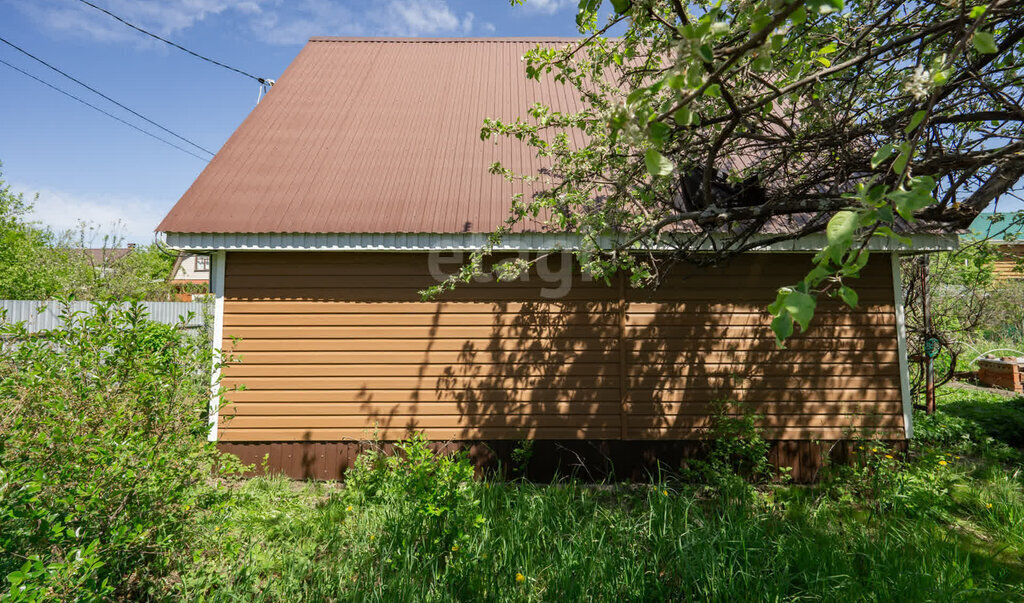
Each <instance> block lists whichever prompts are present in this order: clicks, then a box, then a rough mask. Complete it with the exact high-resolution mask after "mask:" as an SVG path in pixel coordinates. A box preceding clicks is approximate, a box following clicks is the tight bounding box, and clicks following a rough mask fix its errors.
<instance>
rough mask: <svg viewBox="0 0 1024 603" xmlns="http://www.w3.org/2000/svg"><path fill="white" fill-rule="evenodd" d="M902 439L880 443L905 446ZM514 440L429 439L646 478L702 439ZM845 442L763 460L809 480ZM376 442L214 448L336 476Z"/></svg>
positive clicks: (678, 464) (794, 446)
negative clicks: (527, 445)
mask: <svg viewBox="0 0 1024 603" xmlns="http://www.w3.org/2000/svg"><path fill="white" fill-rule="evenodd" d="M906 444H907V443H906V441H894V442H888V443H886V445H888V446H890V447H892V448H895V449H897V450H900V451H904V450H906ZM518 445H519V443H518V442H515V441H506V440H500V441H488V442H481V441H475V442H469V441H466V442H437V443H435V444H434V445H433V446H434V448H435V449H436V450H437V451H438V452H452V451H455V450H460V449H466V450H468V451H469V455H470V458H471V459H472V460H473V462H474V464H475V465H476V466H477V468H478V470H479V472H480V473H481V474H484V473H488V472H501V473H502V474H504V475H506V476H513V475H514V476H519V475H524V476H525V477H527V478H529V479H531V480H536V481H550V480H551V479H553V478H555V477H556V476H566V475H575V476H576V477H578V478H580V479H583V480H587V481H601V480H608V479H611V480H632V481H644V480H650V479H651V476H656V475H657V474H658V472H659V471H662V472H669V473H670V472H672V471H674V470H677V469H680V468H682V467H685V466H686V463H687V461H688V460H689V459H693V458H698V457H700V456H702V455H703V454H705V452H706V450H707V446H708V442H702V441H683V440H680V441H669V442H651V441H623V440H582V441H581V440H561V441H559V440H537V441H534V443H533V448H532V455H531V457H530V461H529V463H528V465H527V466H526V467H525V473H522V472H520V471H519V468H517V467H516V466H515V463H514V461H513V460H512V451H513V450H515V449H516V447H517V446H518ZM852 446H854V444H853V443H851V442H848V441H838V442H836V441H833V442H812V441H805V440H780V441H773V442H771V450H770V452H769V456H768V458H769V461H770V462H771V463H772V464H773V465H774V466H776V467H791V468H792V471H791V473H790V474H791V475H792V478H793V480H794V481H796V482H798V483H811V482H814V481H817V480H818V479H819V477H820V473H821V469H822V467H823V466H824V465H825V460H826V459H829V460H830V461H831V462H832V463H845V462H848V460H849V458H850V453H851V450H852ZM373 447H380V448H382V449H384V450H385V452H391V451H392V450H393V447H392V444H390V443H387V442H379V443H373V442H222V443H219V444H218V448H219V449H220V450H221V451H222V452H227V453H231V454H234V455H236V456H238V457H239V459H241V461H242V462H243V463H246V464H251V465H254V469H253V471H252V472H250V475H259V474H263V473H273V474H284V475H287V476H289V477H291V478H294V479H315V480H340V479H343V477H344V473H345V470H346V469H348V468H349V467H351V466H352V464H353V463H354V462H355V459H356V457H357V456H358V455H359V454H360V453H361V452H363V451H364V450H367V449H370V448H373Z"/></svg>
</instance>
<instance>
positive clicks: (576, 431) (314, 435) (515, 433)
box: [220, 427, 905, 442]
mask: <svg viewBox="0 0 1024 603" xmlns="http://www.w3.org/2000/svg"><path fill="white" fill-rule="evenodd" d="M414 432H422V433H423V435H424V436H425V437H426V438H427V439H430V440H437V441H445V440H523V439H530V438H532V439H540V440H579V439H591V440H614V439H619V437H620V436H621V433H622V431H621V429H619V428H618V427H614V428H607V427H605V428H598V427H592V428H559V427H549V428H541V427H505V428H502V427H488V428H433V429H429V428H428V429H409V428H403V427H391V428H379V429H374V428H373V427H366V428H364V429H340V428H334V429H331V428H327V429H322V428H309V429H280V428H276V429H225V430H223V432H222V433H221V435H220V440H221V441H224V442H299V441H304V442H337V441H355V442H360V441H374V440H380V441H387V440H400V439H403V438H407V437H409V436H410V435H412V433H414ZM709 432H710V430H708V429H701V428H692V427H689V428H688V427H682V428H667V429H666V428H642V429H630V430H628V432H627V433H628V439H634V440H696V439H703V438H706V437H708V435H709ZM762 434H763V436H764V437H765V438H766V439H769V440H841V439H844V438H851V437H861V438H865V439H878V440H902V439H904V438H905V434H904V433H903V429H902V428H900V429H881V428H870V427H867V428H842V427H824V428H821V427H817V428H816V427H787V428H770V429H764V430H762Z"/></svg>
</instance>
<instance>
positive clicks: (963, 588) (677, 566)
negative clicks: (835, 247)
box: [179, 393, 1024, 601]
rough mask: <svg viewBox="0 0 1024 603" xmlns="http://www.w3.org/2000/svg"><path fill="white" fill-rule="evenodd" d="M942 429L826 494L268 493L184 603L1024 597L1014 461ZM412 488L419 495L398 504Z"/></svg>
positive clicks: (506, 487)
mask: <svg viewBox="0 0 1024 603" xmlns="http://www.w3.org/2000/svg"><path fill="white" fill-rule="evenodd" d="M970 396H975V397H977V394H974V393H971V394H960V393H957V394H954V395H953V396H952V397H950V396H946V397H945V398H944V400H945V401H946V403H947V404H948V405H949V408H950V412H951V413H952V412H959V413H961V414H964V410H963V409H964V408H965V407H968V406H970V405H971V403H970V400H971V398H970ZM1001 403H1002V402H1001V399H999V398H997V397H993V398H992V399H991V400H989V399H985V400H982V401H980V402H978V404H977V405H986V404H989V405H998V404H1001ZM958 405H959V406H958ZM1012 412H1018V411H1016V410H1014V411H1012ZM929 421H930V422H929ZM929 421H922V422H923V423H924V427H923V432H924V435H925V437H926V438H931V439H927V440H923V441H921V442H918V443H917V444H916V445H915V452H914V454H913V456H912V458H911V459H910V460H909V461H908V462H903V461H901V460H900V459H899V458H898V455H896V454H894V453H891V452H889V451H886V450H885V449H883V448H881V447H879V446H877V445H872V444H870V443H865V447H864V450H863V458H862V460H861V462H860V463H858V464H856V465H855V466H853V467H849V468H837V469H836V470H835V471H833V472H832V474H831V477H829V479H827V480H826V481H825V482H824V483H822V484H820V485H817V486H814V487H800V486H780V485H774V486H762V487H758V488H754V487H752V486H749V485H738V484H737V482H736V481H735V480H724V481H722V482H721V484H723V485H721V486H716V487H713V488H709V487H708V486H707V485H706V484H704V485H701V484H690V483H683V482H680V481H662V482H652V483H647V484H598V485H594V484H586V483H582V482H579V481H576V480H574V479H571V478H568V479H564V480H561V481H557V482H554V483H550V484H532V483H528V482H502V481H493V480H491V481H476V482H471V483H465V482H461V483H460V485H458V486H457V487H456V485H455V483H454V482H453V481H452V480H450V479H447V478H445V477H444V476H451V475H457V474H458V471H457V470H453V467H456V466H458V464H459V463H461V462H462V460H460V459H458V458H452V459H442V460H440V461H438V462H439V463H447V464H448V466H447V467H441V468H437V467H433V466H431V465H430V464H429V463H427V464H419V465H417V464H415V463H407V464H403V463H402V462H397V461H396V462H393V463H392V465H391V466H390V467H385V466H384V465H382V464H380V463H377V464H376V465H374V464H373V463H367V466H366V467H363V468H362V471H363V472H364V474H363V475H362V476H361V477H360V478H359V479H358V480H356V481H355V482H354V483H355V484H356V485H354V486H353V488H348V489H346V488H343V487H340V486H333V485H323V484H314V483H310V484H295V483H293V482H289V481H287V480H283V479H280V478H260V479H254V480H250V481H248V482H246V483H244V484H242V485H241V486H240V487H239V489H238V490H237V492H236V494H235V496H234V502H235V504H234V505H233V506H232V507H231V508H230V509H229V510H228V511H226V512H225V513H224V514H222V515H218V516H211V518H210V521H211V529H210V531H209V533H211V534H216V538H213V539H212V540H211V545H210V547H211V548H210V549H209V550H210V552H209V553H208V555H209V556H208V557H206V558H205V559H204V560H203V562H202V563H199V564H197V565H196V566H195V567H193V568H191V569H190V570H189V571H188V572H185V573H184V574H183V575H182V583H181V592H180V593H179V595H180V596H182V597H184V598H190V599H197V598H205V599H208V600H255V601H283V600H339V599H345V600H349V599H356V600H389V601H390V600H450V599H462V600H493V601H501V600H517V601H518V600H559V599H561V600H594V599H596V600H638V599H643V600H669V599H674V600H678V599H702V600H703V599H708V600H729V601H734V600H743V601H746V600H797V599H815V600H818V599H824V600H834V601H839V600H842V601H848V600H912V601H917V600H1020V599H1021V598H1022V597H1024V564H1022V562H1021V558H1022V554H1024V483H1022V480H1021V476H1020V473H1019V467H1020V455H1019V452H1016V451H1015V450H1014V449H1013V448H1012V447H1009V446H1008V445H1007V444H1006V443H1005V442H1004V441H1002V440H1000V439H998V438H992V436H991V435H989V432H988V431H986V430H985V429H984V427H983V426H981V424H979V423H977V422H976V421H975V420H974V419H962V417H958V416H956V415H954V414H949V413H947V414H943V415H940V416H937V417H936V418H934V419H930V420H929ZM958 421H959V422H958ZM945 423H949V424H948V425H946V424H945ZM958 425H959V427H958ZM964 425H967V426H968V427H965V426H964ZM950 434H952V439H951V440H950V439H949V438H947V439H946V440H943V438H944V437H947V436H950ZM999 437H1006V436H1005V434H1004V435H1002V436H999ZM872 449H874V450H872ZM410 456H412V455H410ZM890 457H891V458H890ZM371 465H372V467H371ZM431 475H437V476H439V479H438V480H436V483H439V484H441V485H440V486H439V488H441V489H442V491H441V492H440V493H439V492H426V493H424V492H423V491H421V490H420V488H421V487H426V488H427V489H428V490H429V488H430V486H429V484H431V483H434V482H433V481H431V480H430V479H428V478H429V477H430V476H431ZM367 476H369V478H372V479H369V478H368V477H367ZM420 478H423V479H420ZM388 480H395V481H394V483H395V484H401V487H400V488H398V489H390V486H388V485H387V484H388V483H390V482H389V481H388ZM445 483H447V484H448V485H447V486H445V485H444V484H445ZM360 484H362V485H360ZM365 484H372V485H371V486H365ZM424 485H425V486H424ZM444 488H448V489H447V490H445V489H444ZM458 488H461V489H458ZM731 488H740V489H741V490H739V491H737V490H729V489H731ZM353 489H355V490H358V491H353ZM403 489H404V490H403ZM402 491H405V492H408V496H407V497H405V499H402V498H396V497H395V496H397V495H399V494H400V492H402ZM388 492H391V493H392V494H387V493H388ZM393 495H394V496H393ZM441 495H444V496H441ZM449 495H450V496H449ZM453 497H454V498H453ZM428 499H429V500H446V501H448V502H446V503H445V508H446V510H445V511H444V512H443V513H442V514H441V515H443V517H444V525H445V526H448V527H447V528H444V529H440V528H438V526H439V525H441V524H438V523H431V522H432V521H434V520H432V519H431V518H430V517H429V515H430V513H433V511H429V512H425V511H424V509H430V507H429V506H424V505H419V504H418V503H417V501H419V500H428ZM425 518H426V519H425ZM438 521H440V520H438ZM218 530H219V531H218Z"/></svg>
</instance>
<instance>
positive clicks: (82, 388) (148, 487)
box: [0, 303, 229, 601]
mask: <svg viewBox="0 0 1024 603" xmlns="http://www.w3.org/2000/svg"><path fill="white" fill-rule="evenodd" d="M0 342H3V350H2V354H0V575H2V576H3V577H4V578H5V581H6V584H5V585H4V586H3V587H0V592H3V590H4V589H5V587H6V588H9V589H10V590H9V592H8V594H7V595H3V594H0V597H2V598H4V600H65V601H70V600H89V601H92V600H105V599H111V598H115V597H117V598H125V599H133V600H137V599H138V598H140V597H144V596H145V595H146V594H147V593H149V594H151V595H152V594H153V591H152V590H151V589H153V588H161V589H162V588H164V587H159V586H158V583H159V582H160V581H161V580H163V579H164V578H166V577H167V575H168V574H169V573H170V572H171V571H172V570H173V569H174V568H175V567H177V564H179V563H180V562H182V561H183V560H186V559H188V560H190V559H191V554H190V552H189V549H188V547H189V546H190V543H191V542H192V541H193V540H195V539H196V538H198V536H199V534H198V531H199V529H200V526H199V524H198V523H197V513H199V512H201V511H202V510H209V509H211V508H213V507H215V506H216V505H217V504H219V502H218V501H219V500H220V498H221V496H222V495H223V491H222V490H219V489H218V488H216V487H213V486H212V482H211V480H212V479H214V478H215V477H216V476H218V475H219V474H220V472H221V471H222V470H225V469H226V467H227V466H228V464H229V463H227V462H226V461H224V460H218V458H219V457H218V456H217V453H216V450H215V448H214V446H213V445H212V444H209V443H208V442H207V441H206V433H207V423H206V420H205V416H204V415H205V411H206V405H207V400H208V399H209V398H208V394H209V385H210V382H209V368H210V366H211V362H212V358H211V351H210V346H209V341H208V339H207V338H206V337H205V336H193V335H190V334H187V333H186V332H185V331H184V330H182V329H179V328H176V327H175V326H172V325H165V324H161V323H157V322H151V321H149V320H147V319H146V316H145V310H144V309H143V308H142V307H141V306H139V305H137V304H133V305H130V306H128V307H120V306H117V305H110V304H102V303H97V305H96V307H95V311H94V312H92V313H90V314H84V313H79V314H72V313H70V312H67V313H65V315H64V316H63V325H62V326H61V327H59V328H57V329H54V330H51V331H47V332H43V333H38V334H29V333H28V332H27V331H25V329H24V327H23V325H18V324H4V323H2V322H0ZM218 467H219V469H218ZM165 586H166V585H165ZM8 597H10V598H8Z"/></svg>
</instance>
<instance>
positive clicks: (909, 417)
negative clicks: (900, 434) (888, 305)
mask: <svg viewBox="0 0 1024 603" xmlns="http://www.w3.org/2000/svg"><path fill="white" fill-rule="evenodd" d="M890 257H891V258H892V293H893V297H894V299H893V306H894V307H895V308H896V347H897V349H898V354H899V358H900V393H901V395H902V398H903V426H904V428H905V429H906V431H907V439H908V440H909V439H910V438H912V437H914V406H913V405H914V400H913V398H911V397H910V363H909V361H908V360H907V322H906V315H905V313H904V308H903V277H902V275H901V274H900V256H899V254H898V253H895V252H893V253H892V254H890Z"/></svg>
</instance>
